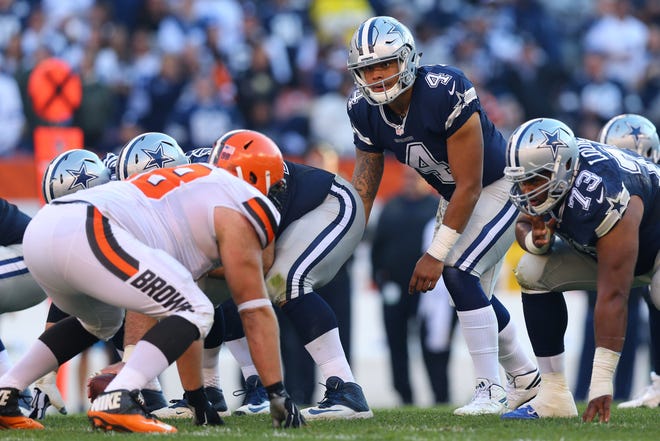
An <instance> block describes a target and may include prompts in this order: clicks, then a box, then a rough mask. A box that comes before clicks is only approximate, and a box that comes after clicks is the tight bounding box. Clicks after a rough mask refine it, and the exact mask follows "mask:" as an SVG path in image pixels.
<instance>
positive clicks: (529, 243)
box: [525, 231, 550, 254]
mask: <svg viewBox="0 0 660 441" xmlns="http://www.w3.org/2000/svg"><path fill="white" fill-rule="evenodd" d="M525 248H526V249H527V251H529V252H530V253H532V254H545V253H547V252H548V250H549V249H550V241H548V243H546V244H545V245H543V246H542V247H537V246H536V245H534V238H533V236H532V232H531V231H530V232H529V233H527V236H525Z"/></svg>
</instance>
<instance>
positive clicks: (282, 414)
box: [267, 383, 306, 428]
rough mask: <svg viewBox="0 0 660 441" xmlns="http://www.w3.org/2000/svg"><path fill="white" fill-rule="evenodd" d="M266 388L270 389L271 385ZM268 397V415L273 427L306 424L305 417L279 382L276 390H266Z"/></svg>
mask: <svg viewBox="0 0 660 441" xmlns="http://www.w3.org/2000/svg"><path fill="white" fill-rule="evenodd" d="M268 389H272V387H269V388H267V390H268ZM268 399H269V400H270V416H271V417H272V419H273V427H275V428H279V427H284V428H290V427H300V426H304V425H305V424H306V422H305V418H304V417H303V416H302V415H301V414H300V410H298V406H296V403H294V402H293V400H292V399H291V397H290V396H289V394H288V393H287V391H286V390H285V389H284V386H283V385H282V384H281V383H279V385H278V387H277V388H276V390H274V391H273V390H269V391H268Z"/></svg>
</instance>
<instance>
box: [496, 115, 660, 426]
mask: <svg viewBox="0 0 660 441" xmlns="http://www.w3.org/2000/svg"><path fill="white" fill-rule="evenodd" d="M506 158H507V166H506V168H505V175H506V176H507V178H508V179H510V180H511V181H512V182H513V183H514V185H513V187H512V189H511V194H510V198H511V201H512V202H513V203H514V204H515V205H516V207H517V208H518V209H519V210H520V211H521V212H522V215H521V216H520V217H519V219H518V222H517V224H516V239H517V240H518V242H519V243H520V245H521V246H522V247H523V248H524V249H525V250H526V251H527V253H525V254H524V255H523V257H522V258H521V259H520V262H519V263H518V266H517V267H516V270H515V274H516V278H517V280H518V282H519V283H520V285H521V287H522V292H523V294H522V303H523V312H524V314H525V322H526V324H527V332H528V334H529V337H530V341H531V342H532V347H533V349H534V353H535V354H536V356H537V359H538V363H539V368H540V370H541V375H542V381H541V389H540V391H539V393H538V395H537V396H536V397H535V398H534V399H533V400H531V401H530V402H529V403H528V404H526V405H525V406H522V407H520V408H519V409H517V410H515V411H513V412H509V413H507V414H504V415H503V418H517V419H519V418H525V419H536V418H545V417H574V416H577V409H576V407H575V402H574V400H573V396H572V394H571V392H570V390H569V389H568V386H567V384H566V377H565V372H564V362H565V355H564V341H563V337H564V333H565V331H566V326H567V321H568V317H567V312H566V302H565V300H564V297H563V294H562V292H563V291H565V290H596V291H597V298H596V306H595V310H594V331H595V344H596V351H595V354H594V359H593V369H592V373H591V384H590V387H589V398H588V400H589V402H588V405H587V409H586V410H585V412H584V413H583V415H582V419H583V421H593V420H598V421H600V422H607V421H609V420H610V406H611V404H612V392H613V381H612V379H613V375H614V371H615V369H616V366H617V364H618V360H619V355H620V352H621V348H622V346H623V342H624V338H625V329H626V320H627V317H628V314H627V305H628V299H627V297H628V293H629V291H630V288H631V287H633V286H649V285H650V290H651V291H650V292H651V299H652V300H653V303H654V304H655V306H656V307H658V306H659V305H660V285H659V283H660V276H658V272H657V270H658V265H657V264H656V263H657V261H658V258H659V257H660V255H659V254H658V252H659V251H660V229H659V226H660V209H658V207H660V167H659V166H658V165H656V164H655V163H654V162H652V161H650V160H649V159H647V158H644V157H642V156H640V155H638V154H637V153H635V152H632V151H630V150H627V149H619V148H617V147H614V146H608V145H605V144H600V143H598V142H594V141H589V140H586V139H581V138H576V137H575V135H574V134H573V132H572V131H571V129H570V128H569V127H568V126H566V125H565V124H564V123H562V122H561V121H557V120H554V119H548V118H538V119H534V120H530V121H527V122H526V123H524V124H523V125H521V126H520V127H518V128H517V129H516V130H515V131H514V132H513V134H512V135H511V137H510V139H509V143H508V147H507V156H506ZM654 266H655V268H654Z"/></svg>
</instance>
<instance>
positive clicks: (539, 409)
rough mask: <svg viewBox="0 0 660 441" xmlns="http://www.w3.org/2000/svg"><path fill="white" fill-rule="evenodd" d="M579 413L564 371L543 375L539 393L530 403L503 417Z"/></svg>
mask: <svg viewBox="0 0 660 441" xmlns="http://www.w3.org/2000/svg"><path fill="white" fill-rule="evenodd" d="M577 414H578V412H577V407H575V400H574V399H573V394H572V393H571V391H570V389H569V388H568V385H567V384H566V378H565V377H564V375H563V374H562V373H557V372H555V373H548V374H542V375H541V385H540V388H539V392H538V394H537V395H536V396H535V397H534V398H533V399H531V400H530V401H529V402H528V403H526V404H523V405H522V406H520V407H519V408H517V409H515V410H513V411H511V412H507V413H505V414H504V415H502V417H501V418H503V419H525V420H529V419H539V418H573V417H576V416H577Z"/></svg>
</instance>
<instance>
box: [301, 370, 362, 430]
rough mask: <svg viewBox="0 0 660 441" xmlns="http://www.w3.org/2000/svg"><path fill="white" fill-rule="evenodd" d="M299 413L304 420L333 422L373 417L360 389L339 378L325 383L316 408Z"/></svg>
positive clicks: (330, 379)
mask: <svg viewBox="0 0 660 441" xmlns="http://www.w3.org/2000/svg"><path fill="white" fill-rule="evenodd" d="M300 413H301V414H302V415H303V417H305V419H306V420H334V419H345V420H350V419H356V418H371V417H373V416H374V414H373V412H372V411H371V409H369V405H368V404H367V399H366V398H365V397H364V393H363V392H362V388H361V387H360V386H359V385H358V384H356V383H351V382H344V380H342V379H341V378H339V377H330V378H328V379H327V380H326V382H325V395H324V397H323V400H321V401H319V403H318V406H316V407H308V408H307V409H303V410H301V411H300Z"/></svg>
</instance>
